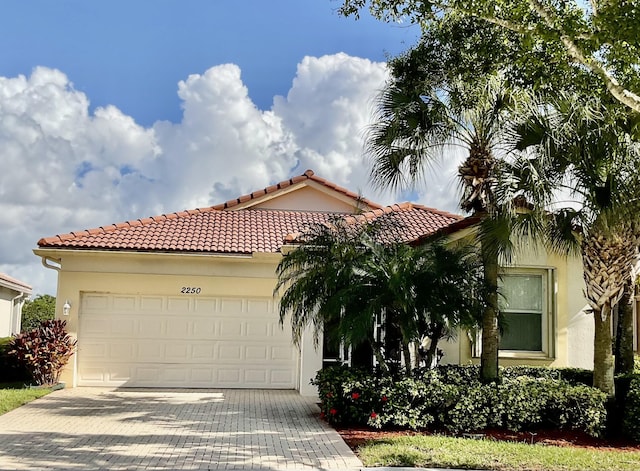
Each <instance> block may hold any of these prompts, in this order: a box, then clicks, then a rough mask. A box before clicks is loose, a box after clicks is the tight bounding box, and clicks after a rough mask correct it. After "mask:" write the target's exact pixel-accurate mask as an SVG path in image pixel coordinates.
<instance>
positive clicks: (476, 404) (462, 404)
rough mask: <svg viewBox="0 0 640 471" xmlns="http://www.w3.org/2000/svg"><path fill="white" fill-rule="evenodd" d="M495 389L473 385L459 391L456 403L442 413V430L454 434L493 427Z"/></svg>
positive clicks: (486, 385)
mask: <svg viewBox="0 0 640 471" xmlns="http://www.w3.org/2000/svg"><path fill="white" fill-rule="evenodd" d="M495 387H496V385H495V384H480V383H475V384H473V385H472V386H471V387H469V388H466V389H464V390H459V392H460V393H461V394H460V395H459V396H458V401H457V402H456V403H455V404H454V405H453V407H452V408H450V409H449V410H447V411H445V413H444V421H443V424H442V425H443V426H444V428H445V429H447V430H448V431H450V432H454V433H463V432H467V433H470V432H478V431H481V430H484V429H486V428H488V427H492V426H494V420H493V418H494V416H495V413H494V398H495Z"/></svg>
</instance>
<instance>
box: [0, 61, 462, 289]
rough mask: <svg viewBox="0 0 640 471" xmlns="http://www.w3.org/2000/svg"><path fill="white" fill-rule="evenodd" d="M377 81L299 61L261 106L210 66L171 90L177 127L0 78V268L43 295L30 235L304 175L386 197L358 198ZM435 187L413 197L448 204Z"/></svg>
mask: <svg viewBox="0 0 640 471" xmlns="http://www.w3.org/2000/svg"><path fill="white" fill-rule="evenodd" d="M385 78H386V68H385V65H384V64H381V63H374V62H371V61H369V60H366V59H359V58H354V57H350V56H347V55H345V54H336V55H333V56H324V57H320V58H314V57H306V58H304V59H303V60H302V62H301V63H300V64H299V66H298V71H297V74H296V77H295V78H294V79H293V83H292V86H291V89H290V91H289V93H288V94H287V96H286V97H275V98H274V104H273V107H272V109H271V110H268V111H264V110H260V109H258V108H257V107H256V106H255V105H254V103H253V102H252V101H251V99H250V98H249V95H248V91H247V89H246V87H245V85H244V84H243V82H242V78H241V75H240V69H239V68H238V67H237V66H236V65H233V64H225V65H219V66H215V67H212V68H210V69H209V70H207V71H206V72H204V73H203V74H198V75H190V76H189V77H187V78H186V80H184V81H181V82H180V83H179V84H178V95H179V97H180V99H181V100H182V108H183V117H182V120H181V121H180V122H179V123H169V122H160V121H159V122H156V123H155V124H154V125H153V126H152V127H150V128H145V127H142V126H140V125H138V124H136V122H135V121H134V119H132V118H131V117H130V116H127V115H124V114H123V113H122V112H121V111H120V110H118V109H117V108H115V107H113V106H107V107H104V108H98V109H96V110H95V111H94V112H93V113H90V112H89V98H88V97H87V96H86V95H85V94H84V93H82V92H79V91H77V90H75V89H74V87H73V84H72V83H71V82H70V81H69V79H68V77H66V76H65V74H64V73H63V72H60V71H57V70H52V69H48V68H44V67H38V68H36V69H34V71H33V73H32V74H31V76H29V77H24V76H19V77H14V78H2V77H0V149H2V167H3V171H2V172H0V233H2V234H3V240H2V244H0V271H2V272H5V273H8V274H9V275H11V276H14V277H17V278H19V279H21V280H23V281H25V282H27V283H30V284H32V285H33V286H34V288H35V291H36V292H40V293H44V292H46V293H52V294H55V283H56V279H55V276H56V274H55V272H53V271H51V270H46V269H44V268H43V267H42V266H41V265H40V261H39V260H38V258H37V257H35V256H34V255H33V253H32V252H31V250H32V249H33V248H34V247H35V246H36V242H37V240H38V239H39V238H40V237H44V236H51V235H54V234H58V233H64V232H69V231H72V230H79V229H85V228H88V227H96V226H100V225H105V224H110V223H113V222H117V221H122V220H126V219H131V218H138V217H144V216H149V215H155V214H160V213H163V212H172V211H178V210H182V209H186V208H195V207H202V206H208V205H211V204H215V203H218V202H222V201H225V200H227V199H229V198H232V197H234V196H237V195H239V194H243V193H247V192H250V191H252V190H255V189H259V188H263V187H265V186H267V185H269V184H271V183H274V182H277V181H280V180H283V179H285V178H288V177H289V176H291V175H292V174H301V173H302V172H303V171H304V170H306V169H307V168H312V169H313V170H314V171H315V172H316V174H318V175H320V176H322V177H324V178H327V179H329V180H331V181H334V182H336V183H338V184H340V185H342V186H346V187H347V188H350V189H352V190H354V191H362V192H363V194H364V195H365V196H367V197H370V198H371V199H374V200H378V201H381V202H383V203H385V202H390V201H391V196H389V195H376V194H374V193H373V192H372V191H371V188H370V186H369V185H368V174H367V168H366V165H365V163H364V160H363V157H362V150H363V135H364V131H365V129H366V127H367V125H368V123H369V120H370V116H371V108H372V104H373V100H374V97H375V94H376V93H377V91H378V90H379V89H380V88H381V87H382V85H383V84H384V80H385ZM447 171H449V170H447ZM433 181H434V182H435V181H436V180H433ZM437 181H438V183H437V185H436V184H434V185H429V181H427V186H426V188H427V190H428V195H429V196H428V197H426V196H425V195H422V194H418V199H419V200H420V202H423V203H425V204H427V205H430V206H441V207H442V208H443V209H454V208H455V204H450V203H451V202H452V201H455V196H453V198H452V194H451V185H449V184H447V182H445V181H444V180H443V179H442V178H441V179H439V180H437ZM434 189H435V190H434ZM434 191H435V192H434Z"/></svg>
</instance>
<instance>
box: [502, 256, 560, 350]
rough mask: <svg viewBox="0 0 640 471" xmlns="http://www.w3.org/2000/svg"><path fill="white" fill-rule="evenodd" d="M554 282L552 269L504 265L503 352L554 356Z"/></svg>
mask: <svg viewBox="0 0 640 471" xmlns="http://www.w3.org/2000/svg"><path fill="white" fill-rule="evenodd" d="M553 286H554V285H553V270H552V269H547V268H507V269H504V271H503V272H502V275H501V277H500V280H499V293H500V295H499V307H500V312H501V314H502V318H503V325H504V329H503V333H502V335H501V337H500V354H501V355H502V356H519V355H534V356H538V355H540V356H545V357H551V356H552V354H553V351H552V350H553V324H554V323H553V312H554V298H553V293H554V289H553Z"/></svg>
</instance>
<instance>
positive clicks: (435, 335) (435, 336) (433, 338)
mask: <svg viewBox="0 0 640 471" xmlns="http://www.w3.org/2000/svg"><path fill="white" fill-rule="evenodd" d="M442 331H443V326H442V324H440V323H437V324H435V325H434V326H433V329H432V331H431V335H430V336H429V348H428V349H427V351H426V352H425V355H424V359H425V363H426V365H427V368H432V367H433V359H434V358H435V357H436V354H437V352H438V340H440V338H441V337H442Z"/></svg>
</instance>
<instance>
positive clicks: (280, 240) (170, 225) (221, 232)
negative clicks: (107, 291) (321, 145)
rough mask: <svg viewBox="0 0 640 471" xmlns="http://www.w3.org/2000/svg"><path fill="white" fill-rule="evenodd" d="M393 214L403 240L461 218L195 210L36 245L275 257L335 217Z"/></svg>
mask: <svg viewBox="0 0 640 471" xmlns="http://www.w3.org/2000/svg"><path fill="white" fill-rule="evenodd" d="M383 214H393V215H394V218H395V220H396V221H397V222H398V225H399V227H400V228H401V229H400V231H401V232H402V235H401V237H402V240H404V241H407V242H409V241H412V240H415V239H418V238H419V237H420V236H423V235H425V234H432V233H434V232H436V231H438V230H439V229H441V228H443V227H446V226H447V225H449V224H451V223H453V222H456V221H458V220H459V219H460V218H459V217H458V216H455V215H453V214H449V213H445V212H442V211H437V210H433V209H430V208H425V207H422V206H415V205H412V204H410V203H403V204H399V205H393V206H388V207H385V208H380V209H378V210H374V211H370V212H367V213H363V214H361V215H357V216H344V214H337V213H328V212H307V211H283V210H271V209H246V210H242V211H216V210H198V211H185V212H182V213H173V214H169V215H163V216H158V217H152V218H146V219H138V220H135V221H128V222H125V223H120V224H112V225H109V226H103V227H100V228H97V229H89V230H85V231H79V232H73V233H71V234H62V235H57V236H54V237H48V238H44V239H40V241H38V245H39V246H40V247H49V248H53V247H55V248H68V249H94V250H125V251H153V252H205V253H229V254H250V253H253V252H267V253H269V252H271V253H273V252H278V251H279V250H280V249H281V247H282V246H283V245H284V244H285V243H288V242H289V243H290V242H292V241H294V240H295V234H299V233H301V232H304V231H305V230H306V229H307V228H308V227H309V226H311V225H313V224H319V223H326V222H328V221H330V220H331V218H334V217H347V219H348V220H349V221H351V222H356V223H357V222H365V221H370V220H373V219H375V218H377V217H380V216H381V215H383Z"/></svg>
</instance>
